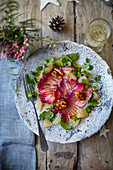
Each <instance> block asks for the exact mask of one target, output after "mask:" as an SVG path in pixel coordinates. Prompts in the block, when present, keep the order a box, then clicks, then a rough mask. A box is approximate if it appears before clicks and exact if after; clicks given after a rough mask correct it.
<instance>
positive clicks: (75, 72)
mask: <svg viewBox="0 0 113 170" xmlns="http://www.w3.org/2000/svg"><path fill="white" fill-rule="evenodd" d="M72 72H73V74H74V75H75V76H77V68H75V69H73V70H72Z"/></svg>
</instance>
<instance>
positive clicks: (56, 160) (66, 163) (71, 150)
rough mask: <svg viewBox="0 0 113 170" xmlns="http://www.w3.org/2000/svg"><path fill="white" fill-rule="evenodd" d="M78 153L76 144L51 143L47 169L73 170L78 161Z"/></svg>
mask: <svg viewBox="0 0 113 170" xmlns="http://www.w3.org/2000/svg"><path fill="white" fill-rule="evenodd" d="M76 152H77V148H76V144H59V143H52V142H49V151H48V153H47V169H48V170H53V169H54V170H64V169H65V170H73V168H74V167H75V165H76V161H77V158H76V156H77V155H76Z"/></svg>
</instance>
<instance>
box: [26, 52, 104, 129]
mask: <svg viewBox="0 0 113 170" xmlns="http://www.w3.org/2000/svg"><path fill="white" fill-rule="evenodd" d="M78 57H79V55H78V53H73V54H67V55H62V58H53V57H51V58H50V59H49V60H44V65H43V66H38V67H37V68H36V71H35V72H34V71H30V72H29V74H26V82H27V84H28V86H29V84H32V85H33V87H34V93H29V97H32V96H36V97H37V98H38V99H37V100H36V105H37V110H38V111H39V112H40V115H39V120H42V121H43V127H44V128H46V127H49V126H53V125H58V124H60V125H61V126H62V127H63V128H64V129H71V128H75V127H76V126H77V125H78V124H79V123H80V121H81V119H83V118H85V117H88V116H89V113H90V112H91V110H92V109H93V107H97V106H101V105H102V103H101V102H99V101H98V100H99V99H100V95H99V94H98V82H99V80H100V79H101V76H100V75H98V76H96V77H94V76H93V75H92V74H91V73H90V71H91V70H93V66H92V65H90V64H89V62H90V61H89V59H88V58H86V61H85V63H84V64H83V65H82V66H81V65H80V64H78V63H77V62H76V61H77V59H78Z"/></svg>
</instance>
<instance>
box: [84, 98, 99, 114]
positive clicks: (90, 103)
mask: <svg viewBox="0 0 113 170" xmlns="http://www.w3.org/2000/svg"><path fill="white" fill-rule="evenodd" d="M101 105H102V103H101V102H97V101H96V100H95V99H94V98H93V97H91V99H90V100H89V101H88V102H87V104H86V106H85V107H84V109H85V110H86V111H87V112H88V113H89V112H90V111H91V107H98V106H101Z"/></svg>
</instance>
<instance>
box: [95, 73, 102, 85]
mask: <svg viewBox="0 0 113 170" xmlns="http://www.w3.org/2000/svg"><path fill="white" fill-rule="evenodd" d="M100 79H101V76H100V75H99V76H97V77H95V78H94V80H95V81H96V82H97V83H98V81H99V80H100Z"/></svg>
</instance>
